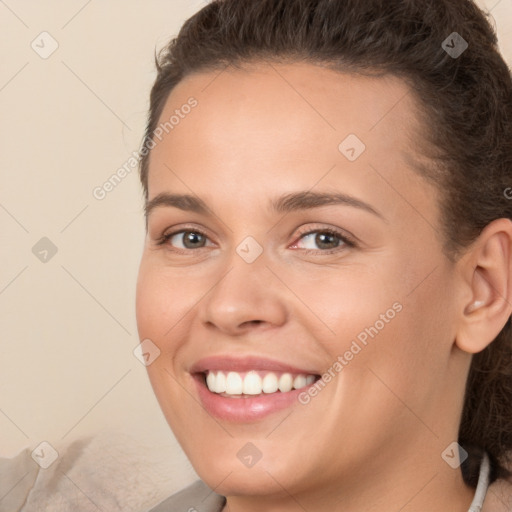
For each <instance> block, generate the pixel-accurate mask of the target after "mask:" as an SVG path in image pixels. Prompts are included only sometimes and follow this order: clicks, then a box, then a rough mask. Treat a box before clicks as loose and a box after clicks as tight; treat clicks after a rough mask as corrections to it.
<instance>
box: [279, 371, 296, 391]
mask: <svg viewBox="0 0 512 512" xmlns="http://www.w3.org/2000/svg"><path fill="white" fill-rule="evenodd" d="M292 388H293V377H292V376H291V375H290V374H289V373H283V375H281V377H280V378H279V391H281V393H287V392H288V391H291V390H292Z"/></svg>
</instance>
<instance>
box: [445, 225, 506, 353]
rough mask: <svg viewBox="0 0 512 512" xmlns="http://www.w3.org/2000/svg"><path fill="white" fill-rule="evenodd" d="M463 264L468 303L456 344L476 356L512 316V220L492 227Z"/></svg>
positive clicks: (465, 300) (490, 226) (473, 247)
mask: <svg viewBox="0 0 512 512" xmlns="http://www.w3.org/2000/svg"><path fill="white" fill-rule="evenodd" d="M459 263H460V264H461V265H462V267H463V268H462V269H461V271H462V276H463V287H464V290H463V294H462V296H463V297H464V300H463V301H462V305H461V321H460V323H459V328H458V330H457V335H456V340H455V343H456V345H457V346H458V347H459V348H460V349H461V350H463V351H464V352H468V353H470V354H476V353H478V352H481V351H482V350H484V349H485V348H486V347H487V346H488V345H489V344H490V343H491V342H492V341H493V340H494V339H495V338H496V336H497V335H498V334H499V332H500V331H501V330H502V329H503V326H504V325H505V324H506V322H507V320H508V318H509V317H510V315H511V313H512V282H511V281H512V221H510V220H509V219H504V218H503V219H497V220H495V221H493V222H491V223H490V224H488V225H487V226H486V227H485V228H484V230H483V231H482V233H481V234H480V236H479V237H478V239H477V240H476V241H475V242H474V243H473V244H472V245H471V247H470V249H469V250H468V252H467V253H466V254H465V255H464V257H463V258H462V259H461V260H460V261H459Z"/></svg>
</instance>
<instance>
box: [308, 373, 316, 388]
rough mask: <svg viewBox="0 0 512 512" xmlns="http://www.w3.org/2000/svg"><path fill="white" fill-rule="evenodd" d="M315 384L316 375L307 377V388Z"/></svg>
mask: <svg viewBox="0 0 512 512" xmlns="http://www.w3.org/2000/svg"><path fill="white" fill-rule="evenodd" d="M313 382H315V376H314V375H308V376H307V377H306V386H309V385H311V384H313Z"/></svg>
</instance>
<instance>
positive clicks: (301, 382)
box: [206, 370, 315, 396]
mask: <svg viewBox="0 0 512 512" xmlns="http://www.w3.org/2000/svg"><path fill="white" fill-rule="evenodd" d="M262 374H263V372H257V371H254V370H252V371H249V372H247V373H243V374H240V373H238V372H219V371H217V372H212V371H208V372H207V376H206V385H207V387H208V389H209V390H210V391H212V392H213V393H225V394H226V395H238V396H240V395H242V394H244V395H261V394H262V393H266V394H269V393H276V392H277V391H280V392H281V393H287V392H288V391H291V390H292V389H301V388H303V387H305V386H308V385H310V384H312V383H313V382H315V376H314V375H304V374H299V375H295V376H293V375H292V374H291V373H282V374H280V375H279V376H278V375H276V374H275V373H273V372H269V373H266V374H265V375H264V377H263V378H262V377H261V375H262Z"/></svg>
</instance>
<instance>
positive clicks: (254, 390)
mask: <svg viewBox="0 0 512 512" xmlns="http://www.w3.org/2000/svg"><path fill="white" fill-rule="evenodd" d="M242 390H243V392H244V395H259V394H260V393H261V377H260V376H259V375H258V374H257V373H256V372H249V373H248V374H247V375H246V376H245V378H244V385H243V388H242Z"/></svg>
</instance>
